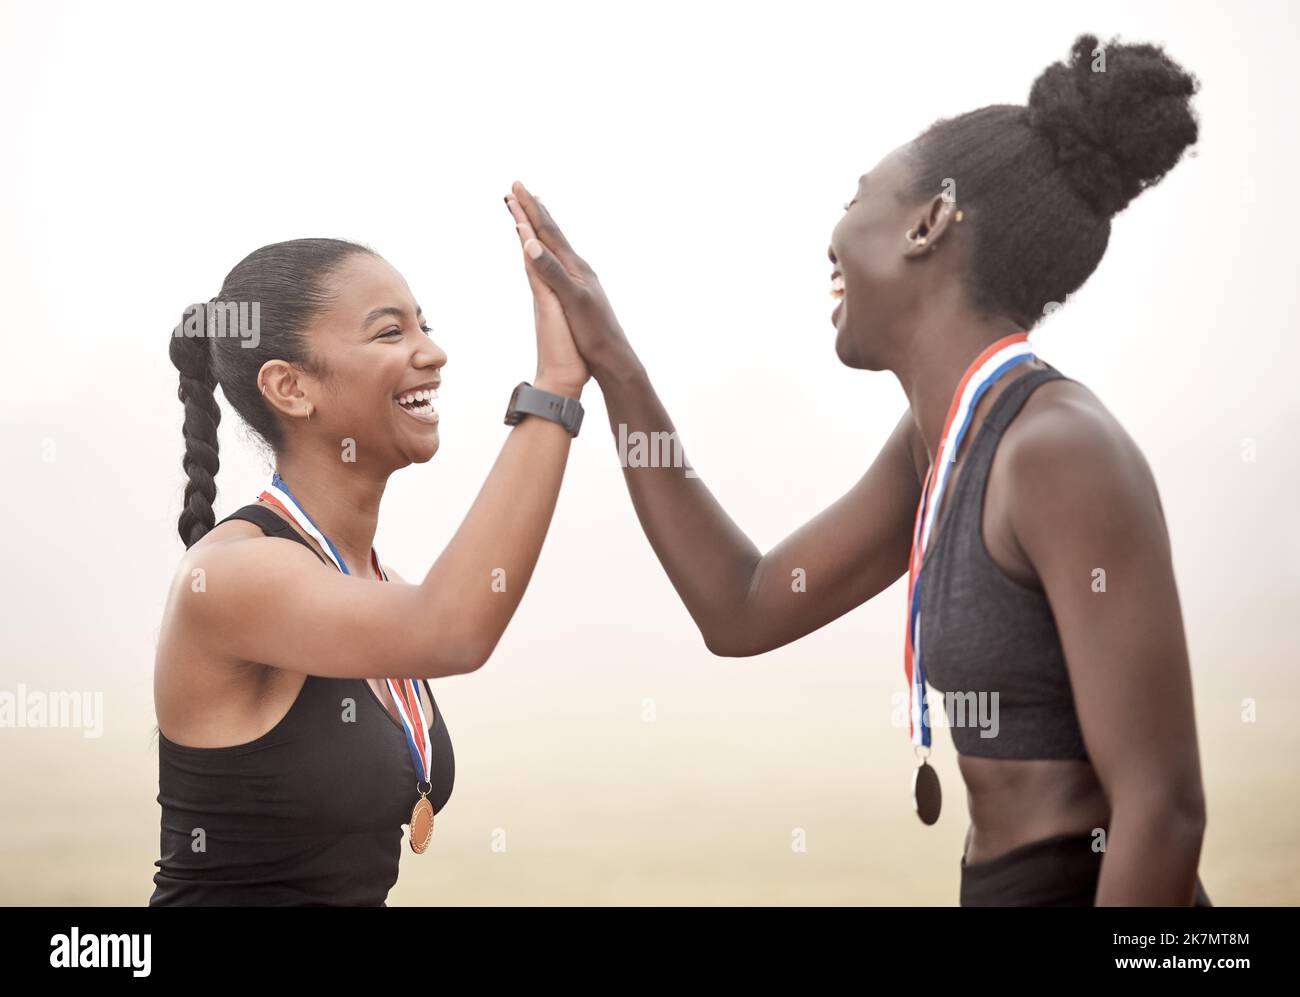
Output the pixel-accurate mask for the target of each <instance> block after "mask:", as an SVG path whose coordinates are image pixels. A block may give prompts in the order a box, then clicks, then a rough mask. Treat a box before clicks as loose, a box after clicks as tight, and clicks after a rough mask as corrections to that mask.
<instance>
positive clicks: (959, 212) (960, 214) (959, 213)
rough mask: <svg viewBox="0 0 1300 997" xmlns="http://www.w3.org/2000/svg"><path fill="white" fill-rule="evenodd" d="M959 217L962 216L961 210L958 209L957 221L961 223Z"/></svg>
mask: <svg viewBox="0 0 1300 997" xmlns="http://www.w3.org/2000/svg"><path fill="white" fill-rule="evenodd" d="M961 216H962V212H961V209H960V208H958V209H957V221H961Z"/></svg>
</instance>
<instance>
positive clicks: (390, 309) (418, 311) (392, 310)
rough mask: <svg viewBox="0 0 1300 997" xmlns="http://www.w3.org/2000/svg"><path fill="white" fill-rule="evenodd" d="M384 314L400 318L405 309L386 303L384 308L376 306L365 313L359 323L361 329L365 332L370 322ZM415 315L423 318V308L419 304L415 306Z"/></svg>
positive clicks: (404, 313)
mask: <svg viewBox="0 0 1300 997" xmlns="http://www.w3.org/2000/svg"><path fill="white" fill-rule="evenodd" d="M385 315H393V316H395V317H397V318H402V317H403V316H405V315H406V309H405V308H398V307H397V306H395V305H388V306H387V307H384V308H376V309H374V310H373V311H371V313H370V314H369V315H367V316H366V317H365V320H364V321H363V322H362V323H361V331H362V332H365V331H366V329H368V328H369V327H370V323H371V322H373V321H374V320H375V319H377V318H383V317H384V316H385ZM415 317H416V318H417V319H421V318H424V309H423V308H421V307H420V306H419V305H416V306H415Z"/></svg>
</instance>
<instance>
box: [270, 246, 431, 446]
mask: <svg viewBox="0 0 1300 997" xmlns="http://www.w3.org/2000/svg"><path fill="white" fill-rule="evenodd" d="M330 283H331V287H332V291H333V293H334V295H335V297H334V300H333V301H332V302H331V304H330V305H329V307H328V308H327V309H326V310H325V311H324V312H322V313H321V314H320V316H319V317H318V318H317V320H316V321H315V322H314V323H313V325H312V328H311V330H310V332H309V334H308V335H309V338H310V348H311V353H312V355H313V357H314V358H315V360H316V361H317V362H318V363H319V365H320V366H321V367H322V368H323V369H324V370H325V371H326V372H327V373H326V374H325V375H324V376H323V377H317V376H315V375H313V374H311V373H309V372H304V371H302V370H295V369H294V368H292V367H290V366H289V365H287V364H285V363H284V362H283V361H268V362H267V364H265V365H264V366H263V369H262V372H261V373H262V376H261V380H262V382H263V383H264V384H265V385H266V386H267V387H268V398H269V399H270V400H271V401H272V404H274V405H275V406H276V407H277V408H279V409H280V411H281V413H282V414H283V415H284V416H286V417H287V421H288V422H290V423H292V425H291V426H289V427H287V430H288V431H287V433H286V439H290V440H292V439H294V437H298V438H299V439H301V438H303V437H307V436H313V437H318V438H319V440H320V441H321V442H323V443H324V444H325V445H327V446H329V447H331V448H334V449H338V447H339V446H340V445H341V441H343V440H348V439H350V440H354V441H355V455H356V459H357V461H358V462H359V463H360V462H364V463H365V464H368V465H377V466H380V467H384V468H390V469H391V468H398V467H404V466H406V465H407V464H410V463H417V464H420V463H424V462H425V461H427V460H429V459H430V458H431V457H433V455H434V454H435V453H436V452H437V450H438V443H439V438H438V413H437V411H436V410H435V409H434V407H433V399H435V398H436V397H437V386H438V385H439V384H440V383H441V381H442V367H443V365H444V364H445V363H446V362H447V354H446V353H444V352H443V350H442V349H441V348H440V347H439V346H438V345H437V344H436V343H434V342H433V340H432V339H430V338H429V329H428V328H427V326H425V323H424V316H423V314H422V312H421V310H420V307H419V305H418V304H416V301H415V298H414V296H413V295H412V294H411V289H410V288H409V287H408V286H407V284H406V281H405V280H404V279H403V278H402V275H401V274H399V273H398V272H397V271H396V270H395V269H393V267H392V266H391V265H389V264H388V263H387V262H386V261H385V260H382V259H380V258H378V257H376V256H372V255H370V254H368V253H357V254H355V255H353V256H351V257H349V258H348V259H347V260H346V261H344V262H343V263H342V264H341V265H340V266H339V268H338V270H337V271H336V272H335V273H334V274H333V275H332V278H331V281H330ZM308 411H310V412H311V420H310V421H307V420H306V419H305V415H306V413H307V412H308Z"/></svg>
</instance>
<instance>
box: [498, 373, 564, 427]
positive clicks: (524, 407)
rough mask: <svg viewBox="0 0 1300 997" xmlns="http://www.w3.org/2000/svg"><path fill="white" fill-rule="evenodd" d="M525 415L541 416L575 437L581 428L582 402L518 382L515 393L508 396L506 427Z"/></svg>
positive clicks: (516, 422)
mask: <svg viewBox="0 0 1300 997" xmlns="http://www.w3.org/2000/svg"><path fill="white" fill-rule="evenodd" d="M526 415H536V416H541V417H542V418H543V419H550V420H551V421H552V422H558V423H559V424H560V425H561V426H563V427H564V428H565V429H567V430H568V431H569V435H570V436H577V435H578V430H579V429H580V428H581V427H582V402H580V401H578V399H576V398H569V397H568V396H566V395H557V394H555V393H554V392H551V391H543V390H542V389H541V388H534V387H533V386H532V385H531V384H529V383H528V382H527V381H520V382H519V384H518V385H517V386H516V387H515V392H514V394H512V395H511V396H510V405H509V407H508V408H507V409H506V425H507V426H514V425H517V424H518V423H519V420H520V419H522V418H523V417H524V416H526Z"/></svg>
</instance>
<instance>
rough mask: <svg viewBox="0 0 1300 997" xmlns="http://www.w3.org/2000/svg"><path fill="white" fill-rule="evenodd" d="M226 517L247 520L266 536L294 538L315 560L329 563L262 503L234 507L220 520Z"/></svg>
mask: <svg viewBox="0 0 1300 997" xmlns="http://www.w3.org/2000/svg"><path fill="white" fill-rule="evenodd" d="M227 519H244V520H247V521H248V522H250V523H253V524H255V525H256V526H258V527H260V528H261V530H262V532H263V533H265V534H266V535H267V536H268V537H281V538H283V539H285V540H295V541H297V542H298V543H300V544H302V545H303V546H304V547H306V548H307V549H308V550H309V551H311V552H312V553H313V554H315V555H316V560H318V561H320V562H321V563H322V564H329V562H328V561H326V560H325V558H323V557H321V556H320V554H318V553H317V552H316V550H315V548H313V547H312V545H311V544H309V543H308V542H307V541H306V540H304V539H303V538H302V537H300V536H299V535H298V533H297V531H296V530H294V528H293V527H292V526H290V525H289V524H288V523H286V522H285V521H284V520H283V519H281V518H280V517H279V516H277V515H276V514H275V513H273V512H272V511H271V510H270V509H268V508H267V507H266V506H264V505H256V504H252V505H246V506H243V507H241V508H239V509H236V510H235V511H234V512H232V513H231V514H230V515H229V516H227V517H226V519H223V520H222V521H221V522H222V523H224V522H225V521H226V520H227ZM217 525H218V526H220V525H221V524H220V523H218V524H217ZM331 567H332V565H331Z"/></svg>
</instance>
